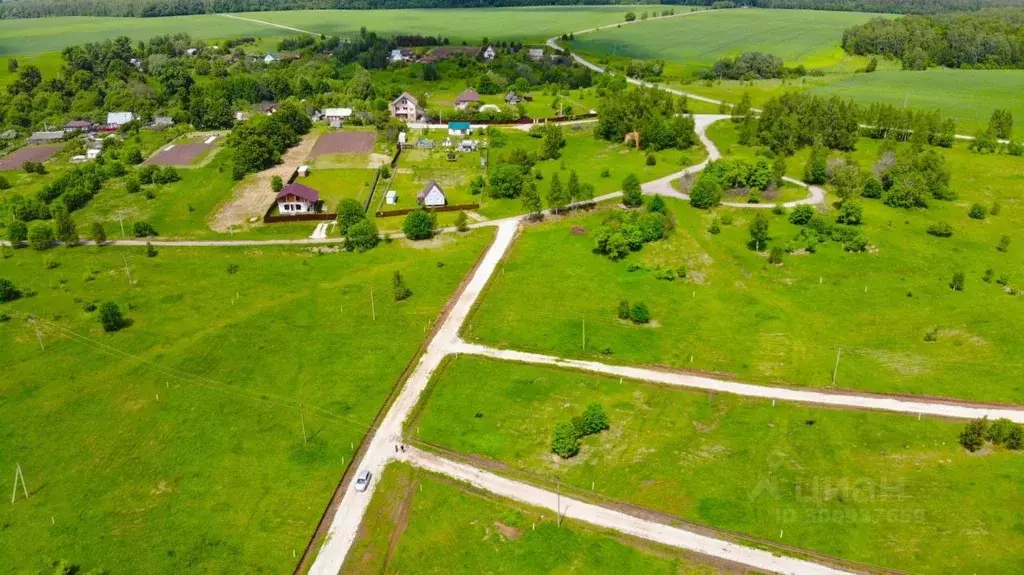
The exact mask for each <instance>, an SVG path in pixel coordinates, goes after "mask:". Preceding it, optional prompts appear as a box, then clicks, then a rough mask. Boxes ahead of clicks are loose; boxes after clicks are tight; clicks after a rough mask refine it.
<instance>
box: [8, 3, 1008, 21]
mask: <svg viewBox="0 0 1024 575" xmlns="http://www.w3.org/2000/svg"><path fill="white" fill-rule="evenodd" d="M639 3H640V2H629V1H621V0H6V1H2V2H0V18H41V17H46V16H115V17H140V18H151V17H157V16H183V15H186V14H212V13H225V12H259V11H270V10H326V9H334V10H371V9H399V8H487V7H498V6H571V5H604V4H623V5H628V4H639ZM661 4H688V5H698V6H712V5H715V7H719V8H727V7H733V6H754V7H758V8H782V9H801V10H845V11H856V12H887V13H893V14H940V13H945V12H963V11H976V10H980V9H983V8H1000V7H1007V6H1024V0H737V1H735V2H733V1H725V2H723V1H722V0H668V1H663V2H661Z"/></svg>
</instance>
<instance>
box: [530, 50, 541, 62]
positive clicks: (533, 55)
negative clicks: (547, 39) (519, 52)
mask: <svg viewBox="0 0 1024 575" xmlns="http://www.w3.org/2000/svg"><path fill="white" fill-rule="evenodd" d="M527 55H528V56H529V57H530V59H531V60H534V61H537V60H543V59H544V49H543V48H530V51H529V52H527Z"/></svg>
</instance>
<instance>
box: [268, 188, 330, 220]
mask: <svg viewBox="0 0 1024 575" xmlns="http://www.w3.org/2000/svg"><path fill="white" fill-rule="evenodd" d="M274 201H275V202H277V211H278V213H280V214H281V215H282V216H299V215H303V214H315V213H316V212H317V211H318V209H319V208H320V192H318V191H316V190H314V189H313V188H310V187H307V186H303V185H302V184H294V183H293V184H288V185H286V186H285V187H283V188H281V191H280V192H278V193H277V197H276V198H274Z"/></svg>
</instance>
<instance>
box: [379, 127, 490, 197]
mask: <svg viewBox="0 0 1024 575" xmlns="http://www.w3.org/2000/svg"><path fill="white" fill-rule="evenodd" d="M440 134H441V132H440V131H438V130H434V131H433V134H431V135H432V137H434V138H441V136H440ZM411 136H412V137H413V138H417V139H418V138H419V137H421V136H419V135H417V134H412V135H411ZM482 138H483V136H482V135H474V136H470V137H469V138H467V139H473V140H477V142H482ZM441 139H443V138H441ZM451 140H452V142H453V143H455V144H457V143H458V142H459V140H461V138H454V137H453V138H451ZM485 153H486V151H485V150H482V149H479V148H478V149H477V151H475V152H455V161H449V160H448V151H447V150H446V149H444V148H442V147H441V146H440V145H438V146H436V147H435V148H434V149H433V150H425V149H424V150H420V149H410V150H404V151H403V152H402V155H401V157H399V159H398V166H397V168H396V170H395V173H394V179H393V180H391V181H390V183H389V182H383V183H382V184H381V190H382V193H381V195H380V197H379V198H377V201H376V203H375V205H374V206H372V207H373V208H374V209H380V210H398V209H408V208H415V207H416V206H417V205H418V204H417V202H416V195H417V194H418V193H419V192H420V191H422V190H423V188H424V186H426V185H427V183H428V182H430V181H431V180H434V181H436V182H437V183H438V184H439V185H440V186H441V188H442V189H443V190H444V193H445V196H447V198H448V203H449V204H470V203H477V202H478V201H479V197H478V196H474V195H473V194H471V193H470V191H469V184H470V182H471V181H472V180H473V179H474V178H476V177H477V176H479V175H483V174H484V171H483V168H482V167H481V165H480V164H481V162H480V159H481V157H483V154H485ZM384 183H388V185H387V186H384ZM385 187H386V188H387V190H395V191H396V192H398V203H396V204H393V205H388V204H386V203H384V192H386V191H387V190H385Z"/></svg>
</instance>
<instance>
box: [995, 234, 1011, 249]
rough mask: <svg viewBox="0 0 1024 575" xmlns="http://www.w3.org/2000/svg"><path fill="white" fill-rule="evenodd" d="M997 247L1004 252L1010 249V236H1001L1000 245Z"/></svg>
mask: <svg viewBox="0 0 1024 575" xmlns="http://www.w3.org/2000/svg"><path fill="white" fill-rule="evenodd" d="M996 249H997V250H999V251H1001V252H1004V253H1005V252H1006V251H1007V250H1009V249H1010V236H1003V237H1001V238H999V245H998V246H996Z"/></svg>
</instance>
